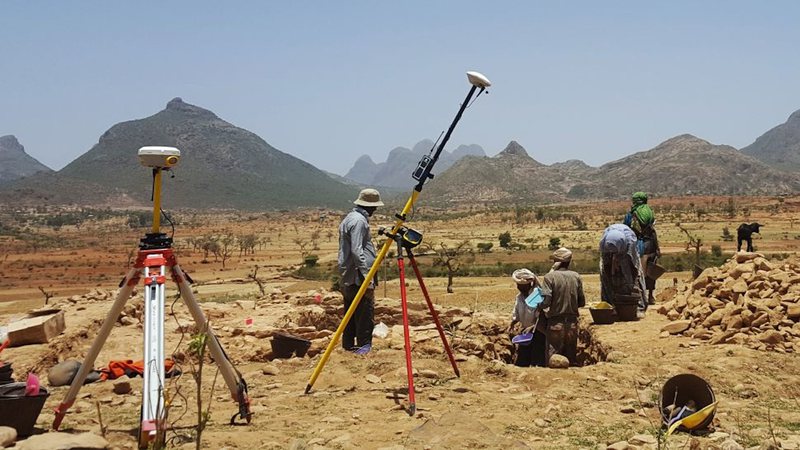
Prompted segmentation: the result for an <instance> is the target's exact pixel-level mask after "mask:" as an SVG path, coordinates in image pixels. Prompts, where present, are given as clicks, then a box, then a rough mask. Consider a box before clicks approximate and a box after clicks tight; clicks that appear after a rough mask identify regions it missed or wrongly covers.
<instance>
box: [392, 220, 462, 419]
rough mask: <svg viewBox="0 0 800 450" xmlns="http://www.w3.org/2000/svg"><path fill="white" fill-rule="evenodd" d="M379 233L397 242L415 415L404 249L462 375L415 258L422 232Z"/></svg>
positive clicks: (410, 401) (411, 404)
mask: <svg viewBox="0 0 800 450" xmlns="http://www.w3.org/2000/svg"><path fill="white" fill-rule="evenodd" d="M378 234H381V235H385V236H386V237H388V238H389V239H391V240H393V241H395V242H396V243H397V270H398V272H399V273H400V306H401V309H402V311H403V343H404V345H405V352H406V375H407V376H408V413H409V415H412V416H413V415H414V413H415V412H416V410H417V403H416V400H415V398H414V368H413V367H412V364H411V337H410V335H409V326H408V295H407V293H406V267H405V257H404V256H403V251H405V253H406V255H408V261H409V262H410V263H411V267H412V268H413V269H414V274H415V275H416V277H417V282H418V283H419V288H420V290H421V291H422V295H423V296H424V297H425V302H426V303H427V304H428V310H429V311H430V313H431V317H433V323H434V324H435V325H436V330H437V331H438V332H439V338H441V340H442V344H443V345H444V350H445V352H447V358H448V359H449V360H450V365H451V366H453V372H455V374H456V376H457V377H461V373H460V372H459V371H458V365H457V364H456V359H455V358H454V357H453V351H452V350H451V349H450V344H449V343H448V342H447V337H446V336H445V334H444V329H443V328H442V323H441V322H440V321H439V314H438V313H437V312H436V308H434V307H433V302H432V301H431V297H430V295H428V289H427V288H426V287H425V282H424V281H423V280H422V273H421V272H420V271H419V267H418V266H417V260H416V258H414V252H413V251H412V249H413V248H414V247H416V246H418V245H419V244H421V243H422V234H421V233H419V232H418V231H416V230H412V229H410V228H406V227H400V229H399V230H398V231H397V233H395V234H392V233H389V232H387V231H385V230H384V229H383V228H381V229H380V230H379V231H378Z"/></svg>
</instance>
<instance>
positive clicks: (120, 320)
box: [119, 316, 137, 326]
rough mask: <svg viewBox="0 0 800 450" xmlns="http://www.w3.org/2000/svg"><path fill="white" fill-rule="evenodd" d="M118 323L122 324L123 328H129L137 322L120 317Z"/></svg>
mask: <svg viewBox="0 0 800 450" xmlns="http://www.w3.org/2000/svg"><path fill="white" fill-rule="evenodd" d="M119 323H120V324H122V325H123V326H130V325H135V324H136V323H137V322H136V321H135V320H134V319H132V318H130V317H128V316H125V317H120V319H119Z"/></svg>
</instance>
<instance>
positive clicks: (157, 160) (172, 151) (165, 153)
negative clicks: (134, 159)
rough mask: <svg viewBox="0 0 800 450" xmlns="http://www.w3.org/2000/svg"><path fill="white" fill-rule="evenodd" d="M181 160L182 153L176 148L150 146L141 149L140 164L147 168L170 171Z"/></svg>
mask: <svg viewBox="0 0 800 450" xmlns="http://www.w3.org/2000/svg"><path fill="white" fill-rule="evenodd" d="M180 159H181V151H180V150H178V149H177V148H175V147H161V146H149V147H142V148H140V149H139V162H140V163H141V164H142V165H143V166H145V167H152V168H154V169H166V170H169V169H170V168H171V167H172V166H174V165H175V164H178V160H180Z"/></svg>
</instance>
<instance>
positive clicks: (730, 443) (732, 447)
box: [719, 439, 744, 450]
mask: <svg viewBox="0 0 800 450" xmlns="http://www.w3.org/2000/svg"><path fill="white" fill-rule="evenodd" d="M719 448H720V450H744V447H742V446H741V445H739V444H738V443H737V442H736V441H734V440H733V439H728V440H726V441H724V442H723V443H722V444H720V445H719Z"/></svg>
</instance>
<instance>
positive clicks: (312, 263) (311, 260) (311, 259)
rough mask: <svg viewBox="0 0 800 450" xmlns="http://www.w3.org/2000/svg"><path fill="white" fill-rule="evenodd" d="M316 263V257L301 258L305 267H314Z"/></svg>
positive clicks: (317, 257) (317, 259)
mask: <svg viewBox="0 0 800 450" xmlns="http://www.w3.org/2000/svg"><path fill="white" fill-rule="evenodd" d="M317 261H319V256H317V255H307V256H306V257H305V258H303V264H305V266H306V267H314V266H316V265H317Z"/></svg>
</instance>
